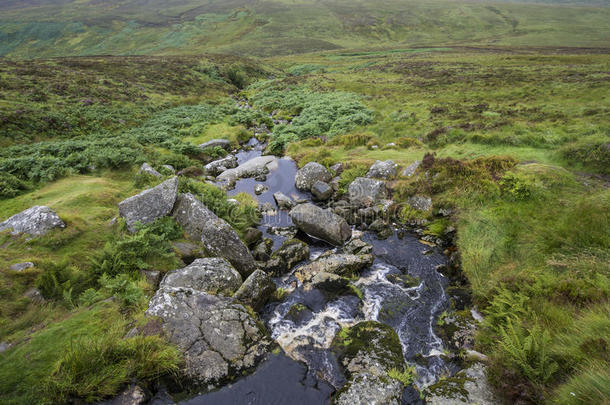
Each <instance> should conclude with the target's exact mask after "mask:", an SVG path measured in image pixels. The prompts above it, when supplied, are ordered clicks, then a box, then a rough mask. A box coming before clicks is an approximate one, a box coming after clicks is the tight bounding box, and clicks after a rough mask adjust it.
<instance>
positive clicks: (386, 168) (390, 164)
mask: <svg viewBox="0 0 610 405" xmlns="http://www.w3.org/2000/svg"><path fill="white" fill-rule="evenodd" d="M366 177H368V178H376V179H386V180H388V179H391V178H394V177H396V163H394V161H393V160H386V161H383V162H382V161H381V160H378V161H376V162H375V163H374V164H373V165H372V166H371V167H370V168H369V171H368V172H367V173H366Z"/></svg>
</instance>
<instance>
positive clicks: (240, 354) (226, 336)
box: [146, 286, 271, 389]
mask: <svg viewBox="0 0 610 405" xmlns="http://www.w3.org/2000/svg"><path fill="white" fill-rule="evenodd" d="M146 314H147V315H149V316H156V317H159V318H160V319H161V321H162V327H163V331H164V333H165V335H166V336H167V338H168V339H169V341H170V342H172V343H173V344H175V345H176V346H177V347H178V348H179V349H180V350H181V351H182V352H183V354H184V360H185V363H184V373H185V375H186V377H187V378H189V379H190V380H191V381H193V382H194V383H195V384H196V385H199V386H202V387H205V388H206V389H212V388H214V387H215V386H218V385H219V384H221V383H222V382H224V381H226V380H228V379H230V378H235V377H238V376H241V375H242V374H243V372H245V371H246V370H248V369H251V368H252V367H254V366H256V365H257V364H258V363H259V362H260V361H261V360H262V358H263V357H264V356H265V354H266V353H267V351H268V349H269V348H270V346H271V341H270V339H269V338H268V336H267V334H266V332H265V330H264V329H263V326H261V324H260V322H257V320H256V319H255V318H253V316H252V315H251V314H250V313H249V312H248V310H247V309H246V308H245V307H244V306H243V305H241V304H238V303H236V302H235V301H234V300H233V299H232V298H227V297H222V296H215V295H211V294H208V293H206V292H203V291H198V290H195V289H192V288H188V287H168V286H162V287H161V288H159V290H157V292H156V293H155V295H154V296H153V298H152V299H151V301H150V304H149V307H148V310H147V311H146Z"/></svg>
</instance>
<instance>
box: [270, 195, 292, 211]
mask: <svg viewBox="0 0 610 405" xmlns="http://www.w3.org/2000/svg"><path fill="white" fill-rule="evenodd" d="M273 198H274V199H275V202H276V203H277V207H278V208H279V209H281V210H289V209H291V208H292V207H294V201H292V198H290V197H288V196H287V195H286V194H284V193H282V192H281V191H278V192H276V193H273Z"/></svg>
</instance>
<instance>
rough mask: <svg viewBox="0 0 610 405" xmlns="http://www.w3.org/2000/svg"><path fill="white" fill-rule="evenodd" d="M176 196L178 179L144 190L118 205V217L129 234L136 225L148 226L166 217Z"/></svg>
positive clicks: (133, 230) (135, 228)
mask: <svg viewBox="0 0 610 405" xmlns="http://www.w3.org/2000/svg"><path fill="white" fill-rule="evenodd" d="M177 194H178V177H172V178H171V179H169V180H165V181H164V182H163V183H161V184H159V185H158V186H156V187H153V188H149V189H148V190H144V191H142V192H141V193H139V194H136V195H134V196H132V197H129V198H128V199H126V200H123V201H121V202H120V203H119V215H120V216H121V217H123V218H124V219H125V222H126V224H127V229H129V231H130V232H135V231H136V230H137V227H136V225H137V223H141V224H148V223H151V222H153V221H155V220H157V219H159V218H162V217H164V216H166V215H168V214H169V213H170V212H171V211H172V208H173V207H174V203H175V202H176V196H177Z"/></svg>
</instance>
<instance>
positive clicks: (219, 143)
mask: <svg viewBox="0 0 610 405" xmlns="http://www.w3.org/2000/svg"><path fill="white" fill-rule="evenodd" d="M199 147H200V148H201V149H208V148H216V147H221V148H223V149H224V150H229V149H231V142H229V140H227V139H212V140H210V141H207V142H204V143H202V144H201V145H199Z"/></svg>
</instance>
